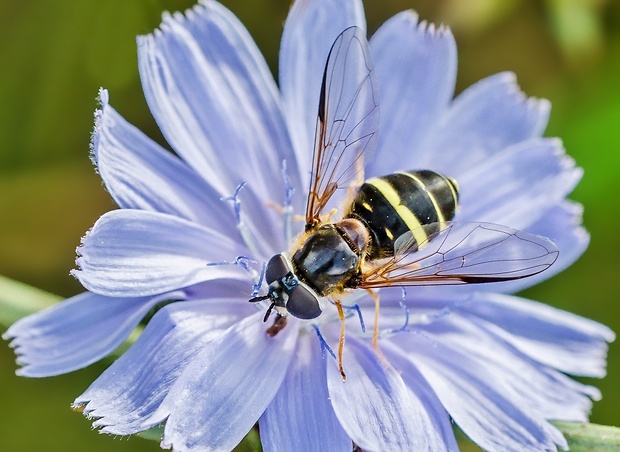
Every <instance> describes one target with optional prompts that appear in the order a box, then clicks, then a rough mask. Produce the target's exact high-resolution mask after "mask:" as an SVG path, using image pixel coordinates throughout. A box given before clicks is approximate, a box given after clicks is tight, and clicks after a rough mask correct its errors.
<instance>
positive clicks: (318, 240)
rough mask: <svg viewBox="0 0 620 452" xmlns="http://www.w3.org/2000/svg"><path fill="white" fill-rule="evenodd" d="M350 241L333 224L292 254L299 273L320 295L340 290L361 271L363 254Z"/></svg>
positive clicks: (312, 236)
mask: <svg viewBox="0 0 620 452" xmlns="http://www.w3.org/2000/svg"><path fill="white" fill-rule="evenodd" d="M355 240H357V239H355ZM350 241H351V240H350V239H345V237H344V232H343V231H342V230H341V229H339V228H337V227H336V225H334V224H325V225H322V226H320V227H318V228H317V229H315V230H314V231H312V232H311V233H310V234H309V235H308V236H307V238H306V240H305V241H304V242H303V243H302V244H301V246H300V247H299V249H298V250H297V251H295V253H294V254H293V257H292V259H291V260H292V263H293V266H294V268H295V272H296V274H298V275H299V277H300V278H302V279H303V280H304V281H305V282H306V283H307V284H308V285H309V286H310V287H312V288H313V289H315V290H316V292H317V293H318V294H319V295H321V296H326V295H328V294H330V293H333V292H337V291H341V290H342V289H343V288H344V285H345V284H346V282H347V281H349V280H350V279H351V278H353V277H355V276H357V275H358V273H359V269H360V255H359V253H358V251H357V250H355V249H353V248H352V246H351V244H350Z"/></svg>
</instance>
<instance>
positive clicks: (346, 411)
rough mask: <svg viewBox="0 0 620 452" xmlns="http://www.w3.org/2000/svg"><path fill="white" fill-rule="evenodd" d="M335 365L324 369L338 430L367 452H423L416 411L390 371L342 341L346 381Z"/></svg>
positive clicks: (371, 354)
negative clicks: (340, 427) (414, 451)
mask: <svg viewBox="0 0 620 452" xmlns="http://www.w3.org/2000/svg"><path fill="white" fill-rule="evenodd" d="M337 367H338V366H337V364H336V362H335V361H334V360H330V362H329V363H328V365H327V386H328V388H329V395H330V398H331V401H332V405H333V407H334V411H335V412H336V416H337V417H338V419H339V420H340V423H341V424H342V427H343V428H344V430H345V431H346V432H347V434H348V435H349V436H350V437H351V438H352V439H353V441H354V442H355V443H356V444H357V445H358V446H360V447H361V448H362V449H365V450H366V449H367V450H428V448H429V444H428V437H427V436H426V433H425V432H423V431H421V429H420V427H421V425H422V423H421V422H420V416H419V414H420V413H419V411H418V410H417V408H419V406H418V405H417V404H415V403H414V401H413V400H412V399H411V395H410V392H409V390H408V389H407V387H406V386H405V383H404V382H403V380H402V378H401V377H400V375H399V374H398V372H397V371H396V370H394V368H393V367H392V366H390V365H389V363H388V362H387V361H386V360H385V358H383V357H381V356H379V355H378V354H377V352H376V351H375V350H373V349H371V348H370V347H367V346H366V345H364V344H362V343H360V342H358V340H356V339H355V338H353V337H352V336H349V337H347V347H346V348H345V355H344V369H345V372H346V373H347V380H346V382H343V381H342V378H341V376H340V372H339V371H338V368H337Z"/></svg>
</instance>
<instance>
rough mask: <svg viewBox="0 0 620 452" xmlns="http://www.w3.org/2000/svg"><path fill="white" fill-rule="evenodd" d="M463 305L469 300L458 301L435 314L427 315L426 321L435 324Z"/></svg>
mask: <svg viewBox="0 0 620 452" xmlns="http://www.w3.org/2000/svg"><path fill="white" fill-rule="evenodd" d="M465 303H469V298H467V299H465V300H460V301H455V302H454V303H452V304H450V305H448V306H446V307H445V308H442V309H440V310H439V311H437V313H435V314H433V315H429V316H427V319H428V323H432V322H435V321H437V320H440V319H442V318H444V317H446V316H448V315H450V314H452V312H453V311H454V310H455V309H458V308H460V307H461V306H463V305H464V304H465Z"/></svg>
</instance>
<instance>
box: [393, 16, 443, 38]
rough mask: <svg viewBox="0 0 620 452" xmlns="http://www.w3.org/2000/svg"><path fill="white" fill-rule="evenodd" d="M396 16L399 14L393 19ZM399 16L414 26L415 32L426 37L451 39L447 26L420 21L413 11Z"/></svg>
mask: <svg viewBox="0 0 620 452" xmlns="http://www.w3.org/2000/svg"><path fill="white" fill-rule="evenodd" d="M397 16H399V14H397V15H396V16H394V17H397ZM400 16H401V17H403V18H406V19H407V20H409V21H411V23H413V24H415V26H416V30H417V31H418V32H419V33H422V34H425V35H428V36H430V37H433V38H443V37H444V36H445V35H448V36H450V37H451V38H452V30H451V29H450V27H449V26H448V25H445V24H442V23H441V24H439V25H437V24H435V23H433V22H428V21H427V20H420V15H419V14H418V12H417V11H416V10H414V9H409V10H406V11H403V12H402V13H400Z"/></svg>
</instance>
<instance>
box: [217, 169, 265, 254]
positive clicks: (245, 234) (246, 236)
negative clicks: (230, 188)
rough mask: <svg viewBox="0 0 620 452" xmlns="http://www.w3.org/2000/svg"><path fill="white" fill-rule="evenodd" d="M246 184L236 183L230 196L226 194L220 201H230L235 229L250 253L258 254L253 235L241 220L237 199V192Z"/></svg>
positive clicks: (239, 203)
mask: <svg viewBox="0 0 620 452" xmlns="http://www.w3.org/2000/svg"><path fill="white" fill-rule="evenodd" d="M246 185H247V182H245V181H244V182H241V183H240V184H239V185H237V188H236V189H235V192H234V193H233V195H232V196H226V197H223V198H220V199H221V200H222V201H231V202H232V204H233V209H234V211H235V218H236V219H237V230H238V231H239V233H240V234H241V238H242V239H243V242H244V243H245V245H246V246H247V247H248V249H249V250H250V251H251V252H252V254H254V255H255V256H260V255H261V253H260V251H259V249H258V247H257V246H256V241H255V240H254V237H253V236H252V233H251V232H250V229H249V228H248V225H247V224H245V223H244V222H243V220H242V219H241V201H239V193H240V192H241V190H242V189H243V187H245V186H246Z"/></svg>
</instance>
